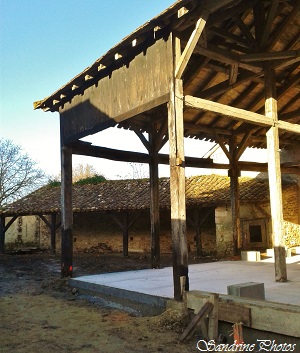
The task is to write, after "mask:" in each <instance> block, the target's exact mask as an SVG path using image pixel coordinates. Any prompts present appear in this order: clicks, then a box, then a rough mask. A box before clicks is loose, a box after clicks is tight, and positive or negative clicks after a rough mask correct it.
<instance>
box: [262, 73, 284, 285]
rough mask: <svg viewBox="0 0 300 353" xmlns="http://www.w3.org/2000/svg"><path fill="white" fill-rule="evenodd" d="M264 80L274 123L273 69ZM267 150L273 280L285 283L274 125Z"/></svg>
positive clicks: (267, 107) (266, 108) (274, 88)
mask: <svg viewBox="0 0 300 353" xmlns="http://www.w3.org/2000/svg"><path fill="white" fill-rule="evenodd" d="M265 80H266V82H265V89H266V102H265V114H266V117H269V118H270V120H273V121H276V120H277V119H278V115H277V100H276V83H275V77H274V70H273V68H271V67H267V68H266V70H265ZM267 149H268V172H269V190H270V206H271V217H272V233H273V242H274V244H273V245H274V255H275V256H274V257H275V280H276V281H277V282H285V281H287V270H286V259H285V244H284V233H283V207H282V190H281V171H280V149H279V132H278V126H276V125H275V126H272V127H271V128H270V129H269V130H268V132H267Z"/></svg>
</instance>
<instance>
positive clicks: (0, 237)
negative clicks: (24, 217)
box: [0, 215, 18, 254]
mask: <svg viewBox="0 0 300 353" xmlns="http://www.w3.org/2000/svg"><path fill="white" fill-rule="evenodd" d="M5 218H6V216H3V215H1V217H0V254H4V252H5V233H6V231H7V230H8V229H9V227H10V226H11V225H12V224H13V223H14V221H15V220H16V219H18V216H12V218H11V219H10V220H9V222H8V223H7V224H6V225H5Z"/></svg>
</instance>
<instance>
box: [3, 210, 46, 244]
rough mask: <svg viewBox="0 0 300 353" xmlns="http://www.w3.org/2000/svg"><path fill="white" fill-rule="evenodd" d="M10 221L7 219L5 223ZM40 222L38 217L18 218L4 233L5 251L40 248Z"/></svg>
mask: <svg viewBox="0 0 300 353" xmlns="http://www.w3.org/2000/svg"><path fill="white" fill-rule="evenodd" d="M10 220H11V218H10V217H7V218H6V220H5V223H6V224H7V223H8V222H9V221H10ZM40 236H41V220H40V218H39V217H38V216H26V217H18V218H17V219H16V220H15V221H14V223H13V224H12V225H11V226H10V227H9V229H8V230H7V231H6V233H5V249H6V250H7V251H10V250H19V249H24V248H40V247H41V243H40Z"/></svg>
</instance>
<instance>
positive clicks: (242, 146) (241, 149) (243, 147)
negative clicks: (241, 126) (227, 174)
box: [236, 130, 253, 160]
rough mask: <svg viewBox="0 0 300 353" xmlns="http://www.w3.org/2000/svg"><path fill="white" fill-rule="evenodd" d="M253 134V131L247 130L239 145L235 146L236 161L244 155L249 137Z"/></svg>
mask: <svg viewBox="0 0 300 353" xmlns="http://www.w3.org/2000/svg"><path fill="white" fill-rule="evenodd" d="M252 133H253V130H249V131H248V132H246V133H245V135H244V137H243V139H242V141H241V142H240V144H239V145H238V146H237V148H238V150H237V153H236V159H237V160H239V159H240V158H241V156H242V154H243V153H244V151H245V150H246V148H247V147H248V145H249V140H250V138H251V135H252Z"/></svg>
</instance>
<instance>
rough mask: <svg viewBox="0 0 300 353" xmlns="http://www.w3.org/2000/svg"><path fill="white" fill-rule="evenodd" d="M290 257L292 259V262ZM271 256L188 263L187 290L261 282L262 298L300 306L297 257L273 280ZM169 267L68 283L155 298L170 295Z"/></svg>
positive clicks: (220, 290) (219, 290)
mask: <svg viewBox="0 0 300 353" xmlns="http://www.w3.org/2000/svg"><path fill="white" fill-rule="evenodd" d="M292 260H293V261H292ZM271 261H272V259H268V260H263V261H260V262H248V261H220V262H213V263H205V264H196V265H190V266H189V277H190V290H201V291H206V292H214V293H219V294H227V286H228V285H232V284H238V283H242V282H246V281H247V282H261V283H264V288H265V299H266V300H267V301H273V302H278V303H286V304H293V305H299V306H300V256H299V255H297V256H293V257H291V258H290V260H289V263H288V264H287V272H288V282H286V283H278V282H275V274H274V273H275V270H274V263H272V262H271ZM172 271H173V270H172V268H171V267H166V268H162V269H148V270H140V271H126V272H115V273H106V274H100V275H92V276H82V277H77V278H74V279H72V281H71V285H72V286H74V287H76V286H77V287H78V285H79V286H80V285H81V286H82V285H83V284H84V285H85V286H89V284H90V285H92V286H94V288H95V286H102V287H103V288H106V290H108V291H109V290H110V288H115V289H121V290H125V291H126V292H127V295H126V296H128V297H129V298H130V296H131V295H132V296H136V295H137V293H141V294H144V295H146V297H147V295H150V296H155V297H157V298H173V272H172Z"/></svg>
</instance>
